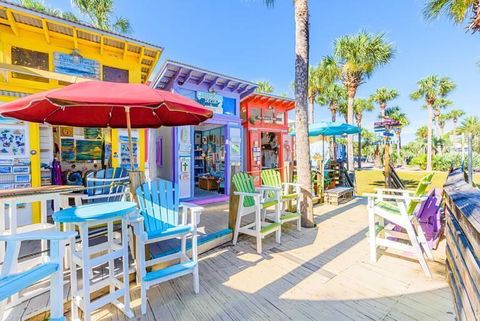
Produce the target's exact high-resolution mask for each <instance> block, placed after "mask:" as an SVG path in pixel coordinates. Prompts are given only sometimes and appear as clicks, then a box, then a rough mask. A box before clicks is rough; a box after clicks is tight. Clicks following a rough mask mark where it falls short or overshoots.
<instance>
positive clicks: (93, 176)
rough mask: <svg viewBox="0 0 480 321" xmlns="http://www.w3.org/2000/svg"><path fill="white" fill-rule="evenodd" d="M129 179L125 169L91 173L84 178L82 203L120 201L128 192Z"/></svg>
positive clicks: (110, 169) (109, 169)
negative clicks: (84, 188) (84, 185)
mask: <svg viewBox="0 0 480 321" xmlns="http://www.w3.org/2000/svg"><path fill="white" fill-rule="evenodd" d="M129 184H130V178H129V176H128V171H127V170H126V169H125V168H123V167H122V168H108V169H102V170H99V171H97V172H92V173H90V174H88V175H87V177H86V187H87V190H86V191H85V194H86V195H84V197H83V202H84V203H88V204H91V203H102V202H118V201H121V200H122V199H123V198H124V196H125V194H126V193H127V191H128V186H129Z"/></svg>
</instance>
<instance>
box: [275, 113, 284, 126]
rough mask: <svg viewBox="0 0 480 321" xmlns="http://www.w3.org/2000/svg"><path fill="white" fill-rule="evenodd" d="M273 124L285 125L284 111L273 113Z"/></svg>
mask: <svg viewBox="0 0 480 321" xmlns="http://www.w3.org/2000/svg"><path fill="white" fill-rule="evenodd" d="M275 124H277V125H285V113H283V112H277V113H276V114H275Z"/></svg>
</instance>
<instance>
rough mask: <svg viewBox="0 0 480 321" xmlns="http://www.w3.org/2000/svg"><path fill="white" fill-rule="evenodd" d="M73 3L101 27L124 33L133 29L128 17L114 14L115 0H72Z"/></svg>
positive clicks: (96, 25) (94, 24) (95, 24)
mask: <svg viewBox="0 0 480 321" xmlns="http://www.w3.org/2000/svg"><path fill="white" fill-rule="evenodd" d="M72 4H73V5H74V6H75V7H77V8H78V10H79V11H80V12H81V13H82V14H83V15H85V16H86V17H87V18H88V19H89V20H90V22H91V23H92V25H93V26H95V27H97V28H99V29H102V30H107V31H116V32H120V33H123V34H128V33H130V32H131V31H132V28H131V25H130V22H129V20H128V19H127V18H124V17H115V16H114V10H113V9H114V8H113V0H72Z"/></svg>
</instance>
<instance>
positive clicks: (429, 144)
mask: <svg viewBox="0 0 480 321" xmlns="http://www.w3.org/2000/svg"><path fill="white" fill-rule="evenodd" d="M427 110H428V126H427V128H428V129H427V171H431V170H432V127H433V106H432V104H430V103H428V102H427Z"/></svg>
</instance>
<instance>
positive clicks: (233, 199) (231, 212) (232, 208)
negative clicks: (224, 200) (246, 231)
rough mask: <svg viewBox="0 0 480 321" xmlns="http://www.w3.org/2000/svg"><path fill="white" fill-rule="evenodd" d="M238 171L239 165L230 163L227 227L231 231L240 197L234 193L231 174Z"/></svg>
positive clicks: (233, 227)
mask: <svg viewBox="0 0 480 321" xmlns="http://www.w3.org/2000/svg"><path fill="white" fill-rule="evenodd" d="M238 172H240V166H238V165H232V166H231V167H230V197H229V202H228V228H229V229H231V230H232V231H233V230H234V229H235V222H236V221H237V211H238V202H239V200H240V197H239V196H237V195H235V190H236V189H235V184H233V175H235V174H236V173H238Z"/></svg>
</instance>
